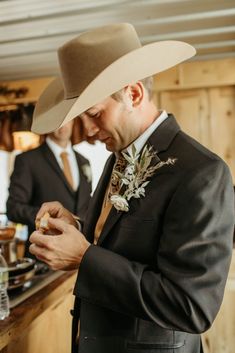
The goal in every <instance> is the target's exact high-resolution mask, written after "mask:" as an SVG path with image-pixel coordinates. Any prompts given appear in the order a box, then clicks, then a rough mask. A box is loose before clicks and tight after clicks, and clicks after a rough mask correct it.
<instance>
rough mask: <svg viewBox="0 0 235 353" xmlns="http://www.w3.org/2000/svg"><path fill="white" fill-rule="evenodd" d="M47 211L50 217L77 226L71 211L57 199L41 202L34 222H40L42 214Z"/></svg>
mask: <svg viewBox="0 0 235 353" xmlns="http://www.w3.org/2000/svg"><path fill="white" fill-rule="evenodd" d="M46 212H48V213H49V214H50V216H51V217H53V218H57V219H60V220H62V221H64V222H66V223H67V224H71V225H73V226H75V227H76V226H77V222H76V220H75V218H74V217H73V215H72V213H70V212H69V211H68V210H67V209H66V208H64V207H63V205H62V204H61V203H59V202H57V201H53V202H45V203H43V204H42V206H41V208H40V210H39V211H38V213H37V215H36V220H35V223H37V222H38V223H40V219H41V218H42V217H43V216H44V214H45V213H46Z"/></svg>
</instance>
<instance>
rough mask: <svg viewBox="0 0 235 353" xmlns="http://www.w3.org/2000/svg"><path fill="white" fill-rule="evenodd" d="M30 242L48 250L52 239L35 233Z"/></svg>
mask: <svg viewBox="0 0 235 353" xmlns="http://www.w3.org/2000/svg"><path fill="white" fill-rule="evenodd" d="M29 241H30V242H31V243H35V244H36V245H38V246H40V247H43V248H47V247H48V245H49V242H50V239H48V237H46V236H45V235H44V234H42V233H41V232H39V231H35V232H33V233H32V234H31V235H30V237H29Z"/></svg>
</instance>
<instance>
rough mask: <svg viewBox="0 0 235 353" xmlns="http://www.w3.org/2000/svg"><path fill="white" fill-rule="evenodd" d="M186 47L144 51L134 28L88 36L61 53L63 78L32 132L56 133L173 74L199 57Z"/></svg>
mask: <svg viewBox="0 0 235 353" xmlns="http://www.w3.org/2000/svg"><path fill="white" fill-rule="evenodd" d="M195 53H196V51H195V49H194V48H193V47H192V46H191V45H189V44H187V43H184V42H179V41H161V42H155V43H150V44H147V45H144V46H141V43H140V40H139V38H138V35H137V33H136V31H135V29H134V27H133V26H132V25H131V24H129V23H118V24H112V25H107V26H104V27H100V28H97V29H94V30H92V31H89V32H85V33H82V34H81V35H79V36H77V37H75V38H74V39H72V40H70V41H69V42H67V43H65V44H64V45H63V46H62V47H60V48H59V50H58V58H59V64H60V70H61V78H56V79H55V80H53V81H52V82H51V83H50V84H49V85H48V87H47V88H46V89H45V91H44V92H43V93H42V95H41V96H40V98H39V100H38V102H37V104H36V107H35V110H34V115H33V124H32V131H33V132H36V133H39V134H44V133H48V132H51V131H53V130H55V129H57V128H59V127H60V126H62V125H64V124H65V123H67V122H68V121H70V120H72V119H74V118H75V117H76V116H78V115H80V114H81V113H83V112H84V111H86V110H87V109H89V108H90V107H92V106H93V105H95V104H97V103H98V102H100V101H102V100H103V99H105V98H106V97H108V96H110V95H111V94H113V93H115V92H117V91H119V90H120V89H121V88H123V87H125V86H126V85H128V84H130V83H133V82H137V81H139V80H141V79H144V78H146V77H148V76H151V75H153V74H156V73H159V72H161V71H164V70H167V69H169V68H170V67H172V66H175V65H177V64H179V63H181V62H182V61H185V60H187V59H189V58H191V57H192V56H193V55H195Z"/></svg>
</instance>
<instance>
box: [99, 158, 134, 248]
mask: <svg viewBox="0 0 235 353" xmlns="http://www.w3.org/2000/svg"><path fill="white" fill-rule="evenodd" d="M126 163H127V162H126V160H125V158H124V157H123V156H122V155H121V156H119V157H118V159H117V161H116V162H115V164H114V167H113V171H112V174H111V178H110V182H109V184H108V187H107V189H106V192H105V196H104V200H103V204H102V209H101V212H100V216H99V218H98V221H97V223H96V227H95V235H94V244H97V242H98V239H99V236H100V233H101V231H102V229H103V226H104V224H105V222H106V219H107V217H108V215H109V212H110V211H111V208H112V206H113V205H112V204H111V202H110V200H109V193H110V192H111V193H112V194H116V193H118V192H119V189H120V187H119V180H117V178H116V176H115V174H114V172H115V171H118V172H119V173H122V172H123V171H124V169H125V167H126Z"/></svg>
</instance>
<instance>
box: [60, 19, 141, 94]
mask: <svg viewBox="0 0 235 353" xmlns="http://www.w3.org/2000/svg"><path fill="white" fill-rule="evenodd" d="M140 47H141V43H140V40H139V37H138V35H137V33H136V31H135V29H134V27H133V26H132V25H131V24H129V23H119V24H113V25H108V26H104V27H100V28H98V29H94V30H92V31H89V32H85V33H83V34H81V35H79V36H77V37H76V38H74V39H72V40H70V41H69V42H67V43H65V44H64V45H63V46H62V47H60V48H59V50H58V58H59V63H60V70H61V75H62V79H63V84H64V92H65V98H67V99H68V98H74V97H78V96H79V95H80V94H81V93H82V92H83V90H84V89H85V88H86V87H87V86H88V85H89V83H90V82H92V80H94V78H95V77H96V76H98V75H99V74H100V73H101V72H102V71H103V70H104V69H105V68H106V67H108V66H109V65H110V64H112V63H113V62H114V61H116V60H117V59H119V58H120V57H122V56H123V55H125V54H127V53H129V52H131V51H133V50H135V49H138V48H140Z"/></svg>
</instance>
